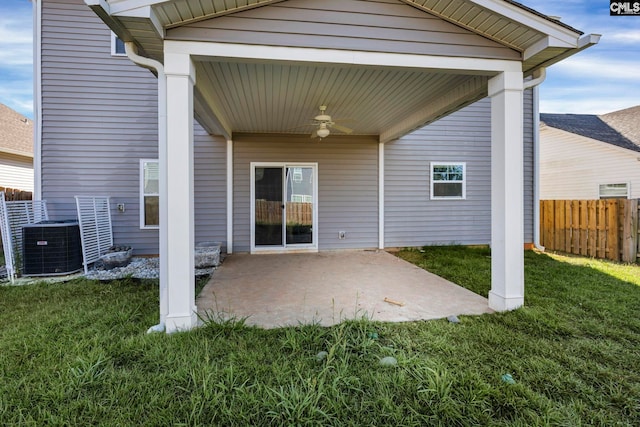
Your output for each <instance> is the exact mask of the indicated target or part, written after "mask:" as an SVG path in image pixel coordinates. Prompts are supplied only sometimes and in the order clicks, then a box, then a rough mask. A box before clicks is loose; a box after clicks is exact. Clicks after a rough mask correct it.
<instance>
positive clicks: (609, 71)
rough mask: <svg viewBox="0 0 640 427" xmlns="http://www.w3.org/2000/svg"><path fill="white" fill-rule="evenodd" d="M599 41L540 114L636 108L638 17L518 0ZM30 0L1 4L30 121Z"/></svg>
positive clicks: (4, 59) (13, 84)
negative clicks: (558, 18) (598, 38)
mask: <svg viewBox="0 0 640 427" xmlns="http://www.w3.org/2000/svg"><path fill="white" fill-rule="evenodd" d="M519 1H520V2H521V3H523V4H525V5H527V6H529V7H531V8H533V9H536V10H538V11H539V12H542V13H545V14H547V15H550V16H560V17H561V18H562V21H563V22H565V23H566V24H569V25H571V26H573V27H574V28H577V29H579V30H581V31H584V32H585V33H596V34H602V39H601V41H600V43H599V44H598V45H596V46H594V47H591V48H589V49H587V50H585V51H583V52H581V53H579V54H578V55H575V56H573V57H571V58H569V59H567V60H565V61H562V62H560V63H559V64H556V65H554V66H552V67H550V68H549V69H548V70H547V80H546V81H545V83H544V84H543V85H542V86H541V88H540V111H542V112H545V113H577V114H604V113H608V112H611V111H616V110H620V109H623V108H628V107H632V106H635V105H639V104H640V16H609V2H608V1H606V0H597V1H596V0H519ZM31 10H32V7H31V2H30V1H29V0H0V103H3V104H5V105H8V106H9V107H11V108H13V109H15V110H17V111H19V112H20V113H22V114H24V115H26V116H28V117H33V101H32V99H33V83H32V82H33V80H32V75H33V66H32V52H33V51H32V45H31V38H32V18H31V13H32V12H31Z"/></svg>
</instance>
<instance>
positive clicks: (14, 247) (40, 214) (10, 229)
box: [0, 192, 49, 282]
mask: <svg viewBox="0 0 640 427" xmlns="http://www.w3.org/2000/svg"><path fill="white" fill-rule="evenodd" d="M48 220H49V213H48V212H47V202H46V200H18V201H11V202H7V201H6V200H5V197H4V192H0V231H2V249H3V250H4V259H5V264H6V267H7V275H8V277H9V279H10V280H11V281H12V282H13V280H14V279H15V277H16V274H18V272H19V271H20V259H21V257H22V227H23V226H24V225H28V224H35V223H37V222H40V221H48Z"/></svg>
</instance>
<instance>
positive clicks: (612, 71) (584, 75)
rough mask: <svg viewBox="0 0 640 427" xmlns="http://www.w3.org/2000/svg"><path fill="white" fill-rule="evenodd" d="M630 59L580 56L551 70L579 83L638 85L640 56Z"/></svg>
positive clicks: (550, 70) (631, 56)
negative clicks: (596, 81)
mask: <svg viewBox="0 0 640 427" xmlns="http://www.w3.org/2000/svg"><path fill="white" fill-rule="evenodd" d="M629 56H630V58H626V59H625V58H612V57H611V56H604V55H603V56H600V55H590V56H589V55H586V54H584V55H581V54H578V55H576V56H573V57H571V58H568V59H565V60H564V61H561V62H559V63H558V64H555V65H553V66H551V67H550V68H549V72H550V73H552V74H556V75H563V76H566V77H572V78H573V79H575V80H576V81H577V82H578V83H579V82H580V81H584V80H590V79H596V80H608V81H609V80H618V81H621V80H627V81H629V82H634V83H635V85H637V87H638V86H640V85H639V84H638V71H640V55H637V54H634V55H629Z"/></svg>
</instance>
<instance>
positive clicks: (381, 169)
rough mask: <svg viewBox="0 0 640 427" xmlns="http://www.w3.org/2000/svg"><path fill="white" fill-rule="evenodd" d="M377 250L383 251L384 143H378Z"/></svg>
mask: <svg viewBox="0 0 640 427" xmlns="http://www.w3.org/2000/svg"><path fill="white" fill-rule="evenodd" d="M378 249H384V142H379V143H378Z"/></svg>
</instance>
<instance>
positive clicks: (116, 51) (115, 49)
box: [111, 33, 127, 56]
mask: <svg viewBox="0 0 640 427" xmlns="http://www.w3.org/2000/svg"><path fill="white" fill-rule="evenodd" d="M111 55H113V56H127V52H126V51H125V50H124V42H123V41H122V39H120V38H119V37H118V36H116V35H115V34H114V33H111Z"/></svg>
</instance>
